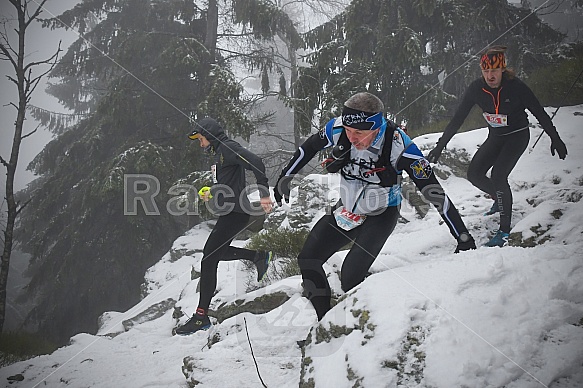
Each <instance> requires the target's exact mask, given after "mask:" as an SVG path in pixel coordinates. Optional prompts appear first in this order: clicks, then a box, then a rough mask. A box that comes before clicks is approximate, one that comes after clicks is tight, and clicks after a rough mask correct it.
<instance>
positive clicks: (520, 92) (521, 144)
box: [427, 47, 567, 246]
mask: <svg viewBox="0 0 583 388" xmlns="http://www.w3.org/2000/svg"><path fill="white" fill-rule="evenodd" d="M504 52H505V47H493V48H490V49H489V50H487V51H486V52H485V53H484V55H482V57H481V63H480V66H481V68H482V77H481V78H479V79H477V80H475V81H474V82H472V84H470V86H469V87H468V89H467V91H466V93H465V94H464V96H463V98H462V101H461V103H460V105H459V107H458V109H457V111H456V112H455V114H454V117H453V118H452V120H451V121H450V122H449V124H448V125H447V127H446V128H445V130H444V132H443V136H442V137H441V138H440V139H439V141H438V143H437V146H436V147H435V148H434V149H433V150H432V151H431V152H430V153H429V155H428V156H427V159H428V160H429V161H430V162H432V163H435V162H437V160H438V159H439V156H440V155H441V152H442V151H443V149H444V148H445V146H446V145H447V143H448V142H449V140H450V139H451V138H452V137H453V135H455V133H456V132H457V131H458V129H459V128H460V126H461V125H462V123H463V122H464V120H465V118H466V117H467V115H468V114H469V112H470V110H471V109H472V107H473V106H474V105H478V106H479V107H480V108H481V109H482V111H483V112H484V118H485V119H486V121H487V122H488V130H489V132H488V138H487V139H486V141H485V142H484V144H482V145H481V146H480V148H479V150H478V151H477V152H476V154H475V155H474V157H473V159H472V161H471V163H470V166H469V168H468V180H469V181H470V182H471V183H472V184H473V185H474V186H476V187H477V188H479V189H480V190H482V191H484V192H486V193H488V194H490V195H491V196H492V198H494V201H495V202H494V205H493V206H492V209H490V211H489V212H488V213H486V214H494V213H496V212H498V211H499V212H500V228H499V230H498V231H497V232H496V235H495V236H494V237H493V238H492V239H491V240H490V241H489V242H488V243H486V246H503V245H505V244H506V243H507V241H508V235H509V233H510V229H511V228H510V223H511V216H512V192H511V190H510V185H509V184H508V176H509V175H510V172H511V171H512V169H513V168H514V166H515V165H516V163H517V162H518V159H519V158H520V156H521V155H522V154H523V153H524V151H525V150H526V148H527V147H528V142H529V139H530V131H529V121H528V116H527V114H526V109H528V110H529V111H530V112H531V113H532V114H533V115H534V116H535V117H536V118H537V120H538V121H539V123H540V125H541V126H542V127H543V129H544V131H545V132H546V133H547V135H549V137H550V138H551V153H552V155H555V151H557V153H558V154H559V157H560V158H561V159H565V157H566V155H567V147H566V146H565V143H563V141H562V140H561V138H560V137H559V134H558V133H557V129H556V128H555V126H554V125H553V123H552V121H551V118H550V117H549V115H548V114H547V113H546V112H545V110H544V108H543V107H542V106H541V104H540V102H539V101H538V99H537V98H536V96H535V95H534V93H533V92H532V90H530V88H529V87H528V86H526V84H524V82H522V81H521V80H520V79H518V78H516V77H514V73H513V72H512V71H511V70H510V69H506V59H505V55H504ZM490 168H492V173H491V177H487V176H486V173H487V172H488V170H490Z"/></svg>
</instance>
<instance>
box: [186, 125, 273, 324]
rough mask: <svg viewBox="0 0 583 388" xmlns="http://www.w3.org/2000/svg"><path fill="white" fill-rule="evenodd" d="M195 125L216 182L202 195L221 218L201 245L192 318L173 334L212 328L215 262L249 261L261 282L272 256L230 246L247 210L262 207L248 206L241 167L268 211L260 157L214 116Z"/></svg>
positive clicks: (194, 136) (193, 136) (195, 136)
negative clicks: (233, 137)
mask: <svg viewBox="0 0 583 388" xmlns="http://www.w3.org/2000/svg"><path fill="white" fill-rule="evenodd" d="M196 128H197V129H196V130H195V131H194V132H192V133H191V134H190V135H189V138H190V139H192V140H199V141H200V146H201V147H203V148H204V149H205V150H206V151H208V152H209V153H210V154H212V155H213V159H214V160H213V164H212V166H211V172H212V173H213V183H214V184H213V186H212V187H211V188H210V191H209V192H207V193H205V194H204V195H203V200H205V201H207V202H208V204H209V206H208V207H209V210H210V211H211V212H213V213H214V214H215V215H218V216H219V218H218V220H217V223H216V225H215V226H214V228H213V230H212V232H211V233H210V235H209V237H208V239H207V241H206V243H205V245H204V249H203V257H202V261H201V266H200V271H201V274H200V283H199V284H200V298H199V302H198V308H197V309H196V313H195V314H194V315H193V316H192V318H191V319H189V320H188V321H187V322H186V323H185V324H184V325H181V326H180V327H178V328H176V330H175V333H176V334H181V335H185V334H192V333H194V332H196V331H198V330H204V329H207V328H208V327H210V320H209V318H208V316H207V310H208V308H209V305H210V302H211V298H212V296H213V294H214V292H215V289H216V286H217V268H218V265H219V261H231V260H241V259H244V260H250V261H253V262H254V263H255V265H256V267H257V280H258V281H260V280H261V279H262V278H263V276H264V275H265V273H266V272H267V268H268V265H269V261H270V260H271V256H272V255H271V252H263V251H253V250H249V249H244V248H237V247H232V246H230V243H231V241H233V239H234V238H235V236H237V234H239V233H240V232H242V231H243V230H244V229H245V227H246V226H247V223H248V222H249V218H250V215H251V214H257V212H259V211H261V209H254V208H252V206H251V203H250V202H249V199H248V198H247V195H248V191H249V190H248V187H247V185H246V182H245V170H251V171H252V172H253V174H254V175H255V179H256V181H257V188H258V189H259V195H260V197H261V201H260V202H261V208H262V209H263V211H265V212H266V213H269V212H270V211H271V208H272V201H271V198H270V194H269V185H268V182H267V177H266V176H265V166H264V165H263V162H262V161H261V158H259V157H258V156H257V155H255V154H253V153H252V152H250V151H248V150H247V149H245V148H243V147H242V146H241V145H240V144H239V143H237V142H236V141H234V140H231V139H229V138H228V137H227V135H226V134H225V131H224V129H223V128H222V127H221V125H220V124H219V123H218V122H217V121H215V120H214V119H211V118H205V119H202V120H200V121H199V122H198V123H197V124H196Z"/></svg>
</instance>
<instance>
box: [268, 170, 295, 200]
mask: <svg viewBox="0 0 583 388" xmlns="http://www.w3.org/2000/svg"><path fill="white" fill-rule="evenodd" d="M293 179H294V177H293V175H292V176H285V175H284V176H280V177H279V179H278V180H277V183H276V184H275V187H274V188H273V197H274V198H275V202H277V204H278V205H279V206H281V200H282V199H283V200H284V201H285V202H289V193H290V191H291V182H292V180H293Z"/></svg>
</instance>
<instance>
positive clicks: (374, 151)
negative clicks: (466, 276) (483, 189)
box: [274, 93, 476, 320]
mask: <svg viewBox="0 0 583 388" xmlns="http://www.w3.org/2000/svg"><path fill="white" fill-rule="evenodd" d="M382 111H383V103H382V101H381V100H380V99H379V98H378V97H376V96H374V95H372V94H370V93H358V94H355V95H354V96H352V97H351V98H349V99H348V100H347V101H346V102H345V103H344V109H343V112H342V116H341V117H337V118H335V119H332V120H330V121H329V122H328V123H327V124H326V126H325V128H324V129H323V130H322V131H321V132H320V133H317V134H314V135H312V136H310V137H309V138H308V139H307V140H306V141H305V142H304V143H303V144H302V145H301V146H300V147H299V149H298V150H297V151H296V152H295V154H294V156H293V157H292V159H291V160H290V162H289V164H288V165H287V166H286V167H285V168H284V169H283V171H282V173H281V175H280V177H279V179H278V182H277V184H276V187H275V188H274V197H275V200H276V201H277V202H278V204H280V205H281V203H282V200H288V199H289V193H290V182H291V180H292V179H293V176H294V174H296V173H298V172H299V171H300V170H301V169H302V167H304V166H305V165H306V164H307V163H308V162H309V161H310V160H311V159H312V158H313V157H314V156H315V155H316V154H317V153H318V152H319V151H321V150H322V149H325V148H328V147H334V148H333V151H332V155H333V156H332V158H330V159H328V160H326V161H325V165H326V169H327V170H328V171H329V172H340V174H341V181H340V201H339V203H338V204H337V205H336V206H335V208H334V210H333V212H331V214H326V215H325V216H323V217H322V218H321V219H320V220H318V222H317V223H316V225H315V226H314V228H313V229H312V230H311V231H310V234H309V235H308V238H307V240H306V242H305V244H304V246H303V248H302V251H301V253H300V255H299V256H298V263H299V266H300V270H301V274H302V278H303V285H304V290H305V293H306V295H307V297H308V299H309V300H310V301H311V303H312V305H313V306H314V308H315V310H316V314H317V315H318V320H320V319H321V318H322V317H323V316H324V315H325V314H326V312H327V311H328V310H330V296H331V291H330V285H329V284H328V281H327V279H326V274H325V273H324V270H323V268H322V265H323V264H324V263H325V262H326V261H327V260H328V259H329V258H330V256H332V255H333V254H334V253H335V252H336V251H338V250H339V249H340V248H342V247H343V246H345V245H346V244H348V243H349V242H354V244H353V246H352V248H351V249H350V251H349V252H348V254H347V255H346V258H345V260H344V263H343V265H342V271H341V283H342V289H343V290H344V291H348V290H350V289H352V288H353V287H355V286H356V285H358V284H359V283H360V282H362V281H363V280H364V278H365V276H366V275H367V273H368V270H369V268H370V266H371V265H372V263H373V262H374V260H375V259H376V257H377V256H378V254H379V252H380V250H381V248H382V247H383V245H384V244H385V242H386V240H387V238H388V237H389V235H390V234H391V233H392V231H393V229H394V228H395V225H396V224H397V219H398V216H399V205H400V203H401V190H400V175H401V172H402V171H406V172H407V174H408V175H409V176H410V177H411V178H412V180H413V181H414V182H415V184H416V185H417V187H418V188H419V189H420V191H421V193H422V194H423V195H424V196H425V198H426V199H427V200H428V201H429V202H431V203H432V204H433V205H434V206H435V207H436V208H437V210H438V212H439V213H440V214H441V216H442V218H443V220H444V221H445V223H446V225H447V226H448V227H449V230H450V232H451V234H452V235H453V236H454V238H455V239H456V240H457V242H458V245H457V248H456V252H459V251H463V250H468V249H475V247H476V246H475V243H474V239H473V238H472V236H471V235H470V233H469V232H468V230H467V228H466V227H465V225H464V223H463V221H462V219H461V217H460V215H459V213H458V211H457V209H456V208H455V206H454V205H453V203H451V201H450V200H449V197H448V196H447V195H446V194H445V193H444V191H443V188H442V187H441V185H440V184H439V182H438V181H437V179H436V178H435V175H434V174H433V171H432V169H431V166H430V165H429V163H428V162H427V160H426V159H425V158H424V157H423V154H422V153H421V151H419V149H418V148H417V146H416V145H415V144H414V143H413V142H412V141H411V139H410V138H409V136H407V134H405V133H404V132H403V131H402V130H401V129H399V128H397V127H396V126H395V125H394V124H393V123H391V122H390V121H388V120H386V119H385V118H384V117H383V112H382Z"/></svg>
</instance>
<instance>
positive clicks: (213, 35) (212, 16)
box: [204, 0, 219, 62]
mask: <svg viewBox="0 0 583 388" xmlns="http://www.w3.org/2000/svg"><path fill="white" fill-rule="evenodd" d="M218 28H219V7H218V5H217V0H209V6H208V9H207V15H206V37H205V40H204V46H205V47H206V48H207V49H208V51H209V53H210V54H211V61H212V62H214V61H215V59H216V57H215V55H216V51H217V29H218Z"/></svg>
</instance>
